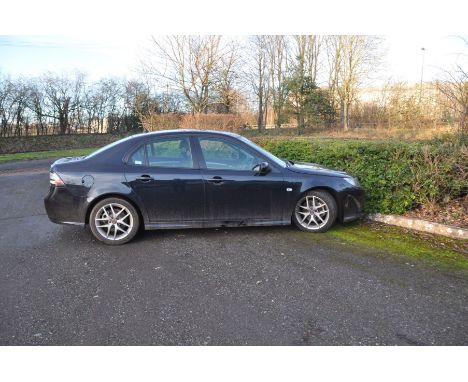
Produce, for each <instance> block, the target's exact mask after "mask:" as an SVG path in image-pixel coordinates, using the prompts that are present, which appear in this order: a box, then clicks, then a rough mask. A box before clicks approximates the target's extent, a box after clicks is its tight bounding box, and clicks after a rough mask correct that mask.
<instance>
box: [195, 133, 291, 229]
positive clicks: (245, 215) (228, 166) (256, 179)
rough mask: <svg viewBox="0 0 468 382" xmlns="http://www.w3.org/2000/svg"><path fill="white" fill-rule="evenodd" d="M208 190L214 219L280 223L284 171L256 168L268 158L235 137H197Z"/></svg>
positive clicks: (210, 216) (208, 214) (208, 206)
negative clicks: (262, 170)
mask: <svg viewBox="0 0 468 382" xmlns="http://www.w3.org/2000/svg"><path fill="white" fill-rule="evenodd" d="M198 142H199V147H200V151H201V154H202V161H201V162H202V167H205V168H204V169H203V177H204V180H205V190H206V218H207V220H209V221H215V222H239V223H242V222H245V223H257V224H261V223H262V222H265V223H268V222H278V223H279V222H281V221H282V220H283V210H284V203H285V200H286V189H285V186H284V179H283V174H282V172H281V171H280V170H279V169H277V168H275V167H272V168H271V171H270V172H269V173H266V174H262V175H259V174H256V173H255V172H254V171H253V168H254V167H255V166H256V165H258V164H259V163H261V162H264V161H265V158H263V157H261V155H260V154H258V153H256V152H255V151H254V150H252V149H250V148H249V147H247V146H245V145H242V144H240V143H239V142H237V141H236V140H234V139H229V138H224V137H223V138H220V137H215V136H200V137H199V138H198Z"/></svg>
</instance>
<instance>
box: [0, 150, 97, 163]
mask: <svg viewBox="0 0 468 382" xmlns="http://www.w3.org/2000/svg"><path fill="white" fill-rule="evenodd" d="M96 149H97V148H88V149H70V150H55V151H36V152H30V153H16V154H2V155H0V163H6V162H17V161H25V160H32V159H46V158H62V157H76V156H81V155H88V154H89V153H92V152H93V151H95V150H96Z"/></svg>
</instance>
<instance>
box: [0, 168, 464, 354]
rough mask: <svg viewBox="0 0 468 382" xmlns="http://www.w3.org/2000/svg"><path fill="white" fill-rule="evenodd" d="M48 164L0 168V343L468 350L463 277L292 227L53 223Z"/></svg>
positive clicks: (460, 274)
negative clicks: (113, 240) (100, 227)
mask: <svg viewBox="0 0 468 382" xmlns="http://www.w3.org/2000/svg"><path fill="white" fill-rule="evenodd" d="M49 163H50V161H47V160H46V161H44V160H42V161H31V162H27V163H22V164H8V165H1V166H0V190H1V193H0V211H1V214H0V224H1V230H0V345H81V344H82V345H377V344H378V345H408V344H409V345H433V344H436V345H468V279H467V276H466V273H465V274H463V273H458V272H456V271H450V270H447V269H445V270H443V269H438V268H437V267H435V266H429V265H427V264H426V263H422V262H417V261H416V260H414V259H411V260H410V261H409V260H408V259H407V258H404V257H402V256H401V255H394V256H393V255H392V254H389V253H386V254H383V253H381V252H376V251H375V250H370V249H369V248H364V247H363V248H359V247H356V246H352V247H350V246H349V245H344V244H343V243H340V242H339V240H332V239H330V238H324V237H323V235H322V236H321V235H311V234H307V233H303V232H299V231H297V230H296V229H294V228H292V227H275V228H268V227H267V228H233V229H219V230H215V229H211V230H176V231H151V232H145V233H141V234H139V235H138V237H137V238H136V240H134V241H133V242H131V243H129V244H127V245H123V246H119V247H108V246H105V245H103V244H101V243H99V242H97V241H96V240H94V239H93V238H92V236H91V234H90V232H89V231H88V230H87V229H83V228H79V227H72V226H60V225H55V224H53V223H51V222H49V220H48V219H47V216H46V214H45V210H44V206H43V198H44V196H45V195H46V193H47V189H48V174H47V172H48V164H49Z"/></svg>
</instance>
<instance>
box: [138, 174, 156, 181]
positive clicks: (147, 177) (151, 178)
mask: <svg viewBox="0 0 468 382" xmlns="http://www.w3.org/2000/svg"><path fill="white" fill-rule="evenodd" d="M136 180H139V181H140V182H149V181H150V180H153V177H152V176H150V175H147V174H143V175H140V176H137V177H136Z"/></svg>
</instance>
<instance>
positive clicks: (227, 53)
mask: <svg viewBox="0 0 468 382" xmlns="http://www.w3.org/2000/svg"><path fill="white" fill-rule="evenodd" d="M239 56H240V54H239V44H238V43H237V42H236V41H235V40H232V41H230V42H229V44H227V45H226V47H225V48H224V49H223V52H222V53H221V54H220V58H219V63H218V65H217V71H216V73H215V81H214V93H215V97H216V101H215V102H216V103H218V104H219V105H220V106H221V108H220V109H221V110H220V111H221V112H222V113H226V114H229V113H232V112H233V110H234V107H235V104H236V102H237V101H238V100H239V92H238V91H237V88H238V86H239V81H240V74H239V72H240V69H239V64H240V61H239Z"/></svg>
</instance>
